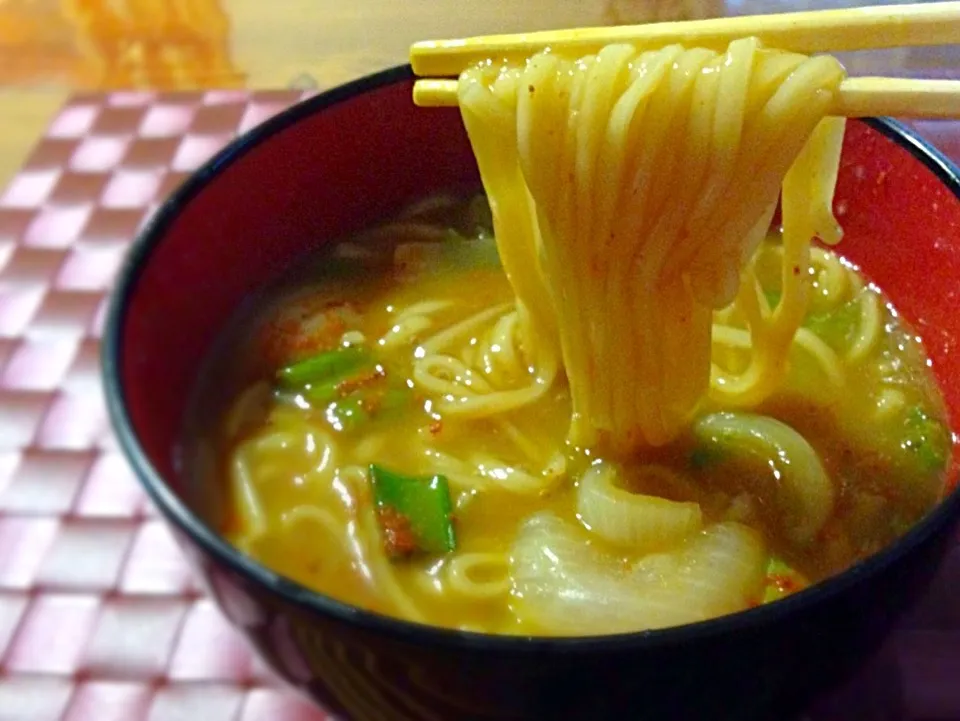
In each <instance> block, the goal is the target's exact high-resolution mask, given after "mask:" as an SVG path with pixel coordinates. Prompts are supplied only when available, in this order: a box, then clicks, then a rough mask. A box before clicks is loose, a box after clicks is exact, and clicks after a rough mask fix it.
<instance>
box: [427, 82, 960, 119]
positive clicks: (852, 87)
mask: <svg viewBox="0 0 960 721" xmlns="http://www.w3.org/2000/svg"><path fill="white" fill-rule="evenodd" d="M413 102H414V103H416V104H417V105H419V106H421V107H424V108H431V107H444V106H455V105H456V104H457V81H456V80H418V81H417V82H416V83H414V86H413ZM830 114H831V115H837V116H843V117H847V118H870V117H874V116H877V115H895V116H899V117H913V118H958V117H960V80H910V79H904V78H873V77H864V78H847V79H846V80H844V81H843V83H842V84H841V85H840V92H839V93H838V96H837V102H836V105H835V106H834V107H833V108H831V110H830Z"/></svg>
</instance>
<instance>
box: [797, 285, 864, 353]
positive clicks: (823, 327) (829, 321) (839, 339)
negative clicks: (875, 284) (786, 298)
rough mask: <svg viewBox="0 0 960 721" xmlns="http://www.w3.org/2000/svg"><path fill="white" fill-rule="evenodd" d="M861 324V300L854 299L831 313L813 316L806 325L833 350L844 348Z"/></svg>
mask: <svg viewBox="0 0 960 721" xmlns="http://www.w3.org/2000/svg"><path fill="white" fill-rule="evenodd" d="M859 322H860V298H859V296H858V297H856V298H852V299H851V300H849V301H847V302H846V303H844V304H843V305H841V306H840V307H839V308H837V309H835V310H832V311H830V312H829V313H817V314H814V315H811V316H810V317H808V318H807V320H806V321H805V322H804V325H805V326H806V327H807V328H809V329H810V330H811V331H813V332H814V333H815V334H816V335H818V336H820V339H821V340H822V341H823V342H824V343H826V344H827V345H829V346H830V347H831V348H834V349H838V348H842V347H843V346H844V345H845V344H847V343H849V341H850V334H851V333H853V330H854V329H855V328H856V327H857V323H859Z"/></svg>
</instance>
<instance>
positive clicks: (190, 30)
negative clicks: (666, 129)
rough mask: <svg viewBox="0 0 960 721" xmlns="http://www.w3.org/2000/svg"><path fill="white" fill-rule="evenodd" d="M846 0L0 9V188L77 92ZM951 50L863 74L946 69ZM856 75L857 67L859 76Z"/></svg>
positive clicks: (294, 75) (210, 0) (393, 1)
mask: <svg viewBox="0 0 960 721" xmlns="http://www.w3.org/2000/svg"><path fill="white" fill-rule="evenodd" d="M853 4H856V3H855V2H852V1H848V0H806V1H805V0H275V1H274V2H269V1H267V0H0V187H2V186H3V185H4V184H5V183H6V181H7V180H8V179H9V178H10V176H11V175H12V174H13V173H14V172H15V171H16V169H17V168H18V167H19V165H20V163H21V162H22V161H23V158H24V157H25V155H26V153H27V152H28V151H29V149H30V147H31V146H32V144H33V143H34V142H35V140H36V139H37V138H38V137H39V135H40V133H41V131H42V130H43V128H44V127H45V125H46V123H47V122H48V120H49V118H50V117H51V114H52V113H53V112H54V111H55V110H56V108H58V107H59V106H60V105H61V103H62V102H63V101H64V99H65V98H66V97H67V96H68V95H69V94H70V93H71V92H74V91H79V90H110V89H118V88H152V89H161V90H188V89H198V88H211V87H217V88H223V87H248V88H255V89H259V88H277V87H288V86H290V85H292V84H293V85H299V86H308V87H309V86H316V87H319V88H324V87H329V86H332V85H335V84H337V83H340V82H343V81H345V80H348V79H350V78H353V77H356V76H358V75H361V74H364V73H367V72H370V71H373V70H377V69H381V68H383V67H387V66H389V65H393V64H397V63H401V62H404V61H405V59H406V55H407V48H408V46H409V45H410V43H411V42H413V41H415V40H418V39H423V38H426V37H448V36H460V35H465V34H477V33H487V32H498V31H518V30H525V29H545V28H556V27H569V26H574V25H597V24H611V23H618V22H619V23H623V22H646V21H651V20H657V19H692V18H701V17H711V16H717V15H724V14H745V13H755V12H775V11H782V10H790V9H806V8H817V7H836V6H842V5H853ZM956 50H957V46H954V47H953V48H952V49H950V48H947V49H941V50H937V51H924V52H922V53H920V54H911V53H908V52H907V53H904V52H894V53H892V54H891V53H887V54H886V55H883V54H881V56H882V58H881V60H880V61H876V60H875V59H871V60H869V61H868V62H867V63H866V66H869V68H870V69H871V70H872V69H874V68H875V66H877V65H878V62H879V65H881V66H883V67H884V68H886V67H892V68H894V69H900V70H903V69H905V68H911V67H920V68H921V70H928V71H932V72H934V73H938V72H942V71H943V70H944V69H945V68H946V69H947V71H948V72H956V70H957V68H958V67H960V59H958V56H957V53H956ZM866 66H865V67H866Z"/></svg>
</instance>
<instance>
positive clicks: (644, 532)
mask: <svg viewBox="0 0 960 721" xmlns="http://www.w3.org/2000/svg"><path fill="white" fill-rule="evenodd" d="M617 476H618V473H617V468H616V466H614V465H612V464H610V463H599V464H597V465H594V466H591V467H590V468H589V469H588V470H587V472H586V473H585V474H584V475H583V476H582V477H581V479H580V484H579V489H578V491H577V513H578V514H579V515H580V518H581V519H582V520H583V522H584V523H585V524H586V525H587V526H588V527H589V529H590V530H591V531H593V532H594V533H596V534H597V535H598V536H600V537H601V538H602V539H603V540H605V541H607V542H608V543H612V544H615V545H617V546H621V547H623V548H628V549H632V550H636V551H653V550H660V549H664V548H669V547H670V546H673V545H676V544H677V543H679V542H680V541H682V540H683V539H684V538H686V537H687V536H689V535H690V534H691V533H694V532H695V531H698V530H700V528H701V526H702V524H703V517H702V514H701V513H700V506H699V504H696V503H682V502H678V501H669V500H667V499H665V498H658V497H656V496H649V495H644V494H640V493H631V492H630V491H627V490H625V489H623V488H620V487H619V486H618V485H617Z"/></svg>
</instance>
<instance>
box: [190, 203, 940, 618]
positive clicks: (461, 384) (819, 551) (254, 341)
mask: <svg viewBox="0 0 960 721" xmlns="http://www.w3.org/2000/svg"><path fill="white" fill-rule="evenodd" d="M779 259H780V253H779V239H778V235H777V234H776V233H773V234H771V235H770V237H768V239H767V240H766V241H765V242H764V243H763V244H762V245H761V247H760V249H759V251H758V252H757V255H756V257H755V258H754V260H753V263H754V264H755V268H756V270H757V275H758V277H759V278H760V280H761V282H762V284H763V292H764V294H765V295H766V296H767V297H768V300H769V302H770V303H771V305H773V304H774V303H775V300H776V297H777V295H778V292H779V290H778V278H779V277H780V276H779V273H780V263H779ZM811 272H812V274H813V295H812V300H811V303H810V310H809V312H808V315H807V317H806V319H805V321H804V324H803V327H802V328H801V331H800V333H798V335H797V337H796V338H795V340H794V342H793V347H792V350H791V355H790V364H789V369H788V372H787V373H786V375H785V378H784V381H783V383H782V386H781V387H780V389H779V390H778V391H777V392H776V393H775V394H774V395H773V396H771V397H770V398H769V399H768V400H766V401H764V402H763V403H762V404H760V405H757V406H755V407H749V408H719V407H713V406H711V405H710V403H709V402H708V403H707V404H706V405H705V406H704V407H702V408H700V409H699V410H698V413H697V416H696V418H695V419H694V421H693V423H692V425H691V428H690V430H689V431H688V432H686V433H684V434H683V435H682V436H681V437H680V438H679V439H678V440H676V441H674V442H671V443H669V444H668V445H666V446H663V447H659V448H656V449H651V450H649V451H648V452H644V453H643V454H641V455H640V456H633V457H628V458H612V457H611V458H606V457H600V456H602V454H598V453H597V451H596V450H595V449H589V448H575V447H571V446H570V445H569V444H568V443H566V440H565V439H566V438H567V432H568V428H569V424H570V413H571V409H570V397H569V391H568V388H567V385H566V382H565V380H564V378H563V375H562V371H560V374H559V376H558V377H557V378H556V380H555V381H553V382H552V383H548V382H545V381H543V379H537V378H531V371H530V370H528V369H527V368H526V367H525V364H524V362H523V357H522V352H521V349H518V347H517V345H516V341H515V328H516V323H517V317H516V315H517V314H516V312H515V310H514V299H513V294H512V292H511V288H510V285H509V283H508V281H507V279H506V277H505V276H504V273H503V271H502V270H501V268H500V265H499V262H498V258H497V251H496V246H495V243H494V241H493V238H492V231H491V230H490V217H489V209H488V207H487V205H486V201H485V199H484V198H483V196H481V195H474V196H469V195H468V196H450V197H434V198H430V199H427V200H425V201H423V202H422V203H419V204H417V205H416V206H414V207H411V208H409V209H407V210H406V211H404V212H403V213H402V214H400V216H399V217H398V218H396V219H394V220H393V221H391V222H389V223H386V224H384V225H382V226H380V227H378V228H376V229H374V230H372V231H370V232H367V233H365V234H363V235H362V236H360V237H357V238H353V239H350V240H348V241H345V242H342V243H340V244H338V245H336V246H335V247H333V248H331V249H329V250H327V251H324V252H323V253H321V254H319V255H318V256H317V257H316V258H315V259H312V262H310V263H307V264H305V265H304V266H303V267H300V268H298V269H297V270H296V271H295V272H294V273H292V274H291V275H289V276H288V277H286V278H284V279H283V281H282V283H280V284H278V285H277V286H275V287H273V288H270V289H268V291H267V292H266V293H265V294H264V295H262V296H260V297H258V298H256V299H255V300H254V302H252V303H250V304H249V306H248V307H247V308H244V309H242V310H241V311H240V312H239V313H238V314H237V316H236V318H235V321H234V323H233V325H232V327H231V328H230V329H229V331H228V332H227V333H226V334H225V335H224V337H223V338H222V339H221V340H220V342H219V343H218V344H217V347H216V348H215V350H214V352H213V353H212V354H211V356H210V357H209V359H208V361H207V365H206V368H205V371H204V376H203V377H202V378H201V381H200V383H199V384H198V392H197V394H196V397H195V399H194V403H193V407H192V409H191V414H190V417H189V419H188V422H187V437H188V438H192V439H199V440H198V441H196V442H192V445H190V446H188V448H187V450H188V459H189V460H190V462H189V463H188V466H189V468H191V469H192V470H193V472H195V473H197V474H198V475H199V476H204V475H206V474H208V473H210V472H211V469H212V472H213V473H215V474H216V476H217V477H218V478H220V479H222V482H223V484H224V488H226V489H227V494H226V498H227V499H228V511H227V512H226V513H224V515H223V518H222V519H221V520H222V529H221V530H222V531H223V533H224V534H225V535H226V536H227V537H228V538H229V539H231V540H232V541H233V542H234V543H235V544H236V545H237V546H239V547H240V548H241V549H242V550H243V551H244V552H246V553H248V554H250V555H251V556H253V557H254V558H256V559H257V560H259V561H261V562H262V563H264V564H265V565H267V566H269V567H270V568H273V569H275V570H276V571H278V572H280V573H281V574H283V575H286V576H288V577H290V578H292V579H295V580H296V581H298V582H300V583H302V584H304V585H306V586H308V587H310V588H313V589H316V590H318V591H320V592H322V593H326V594H329V595H331V596H334V597H336V598H338V599H341V600H343V601H346V602H349V603H352V604H356V605H358V606H361V607H364V608H368V609H372V610H375V611H378V612H381V613H384V614H389V615H395V616H399V617H402V618H406V619H409V620H415V621H421V622H425V623H430V624H436V625H442V626H448V627H454V628H461V629H469V630H478V631H483V632H489V633H523V634H527V633H534V634H547V635H550V634H593V633H609V632H618V631H627V630H638V629H642V628H652V627H661V626H669V625H674V624H678V623H686V622H690V621H696V620H701V619H704V618H709V617H712V616H718V615H723V614H725V613H730V612H735V611H738V610H742V609H744V608H747V607H749V606H751V605H756V604H759V603H763V602H767V601H771V600H775V599H777V598H779V597H782V596H783V595H786V594H789V593H792V592H795V591H797V590H799V589H802V588H803V587H805V586H806V585H808V584H810V583H814V582H817V581H819V580H821V579H824V578H826V577H828V576H830V575H832V574H836V573H838V572H840V571H842V570H843V569H845V568H847V567H848V566H850V565H851V564H853V563H855V562H856V561H857V560H859V559H862V558H864V557H866V556H868V555H870V554H872V553H874V552H875V551H877V550H878V549H880V548H882V547H883V546H884V545H886V544H888V543H890V542H891V541H892V540H894V539H895V538H897V536H898V535H900V534H902V533H903V532H904V531H905V530H906V529H907V528H909V527H910V526H911V525H912V524H914V523H915V522H916V521H917V520H918V519H919V518H921V517H922V516H923V515H924V514H925V513H926V512H927V511H928V510H929V509H930V508H931V507H932V506H933V505H934V504H935V503H936V502H937V500H938V499H939V498H940V495H941V493H942V489H943V483H944V476H945V466H946V463H947V459H948V456H949V452H950V445H951V436H950V433H949V431H948V429H947V426H946V423H945V420H944V418H945V415H944V411H943V408H942V404H941V401H940V399H939V397H938V396H937V393H936V389H935V387H934V384H933V382H932V377H931V374H930V372H929V369H928V367H927V365H928V364H927V361H926V359H925V357H924V354H923V350H922V347H921V344H920V342H919V338H917V337H916V335H915V334H914V333H913V332H912V331H911V330H910V328H908V327H906V326H905V325H904V323H903V322H902V320H900V319H899V318H898V317H897V314H896V312H895V310H894V309H893V308H892V307H891V306H890V305H889V303H888V302H887V301H886V299H885V298H884V297H883V295H882V294H881V293H880V291H879V290H878V289H877V288H875V287H873V286H872V285H870V284H869V283H868V282H867V281H866V280H865V279H864V278H863V277H862V276H861V275H860V273H859V272H858V271H857V270H856V269H855V268H853V267H851V266H850V265H849V264H847V263H845V262H843V261H841V260H840V259H839V258H838V257H837V256H836V255H834V254H833V253H831V252H829V251H825V250H823V249H819V248H816V249H815V250H814V256H813V267H812V271H811ZM745 334H746V332H745V330H744V322H743V319H742V318H739V317H738V313H737V311H736V310H735V309H733V308H728V309H725V310H722V311H718V312H717V314H716V317H715V323H714V331H713V336H714V350H713V362H714V364H715V370H719V371H724V370H729V371H731V372H738V371H741V370H742V368H743V366H744V364H745V363H746V358H745V348H746V347H748V346H749V338H746V339H745V338H744V336H745ZM488 397H489V398H494V399H495V400H496V402H493V401H491V405H490V408H489V409H488V410H484V406H483V405H482V399H484V398H488ZM466 401H473V403H472V405H470V407H471V409H472V410H471V412H470V413H469V414H467V413H460V412H459V406H458V404H460V403H464V404H466ZM477 408H480V410H479V411H478V410H477Z"/></svg>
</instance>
